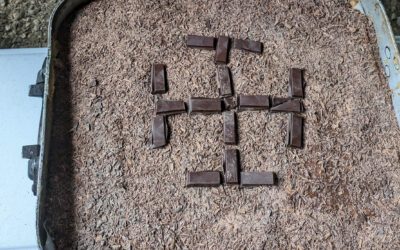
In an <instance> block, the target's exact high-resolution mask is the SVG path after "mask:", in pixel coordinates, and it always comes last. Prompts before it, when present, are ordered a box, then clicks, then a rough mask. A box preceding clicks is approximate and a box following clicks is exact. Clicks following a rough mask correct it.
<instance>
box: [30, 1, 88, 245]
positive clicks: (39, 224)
mask: <svg viewBox="0 0 400 250" xmlns="http://www.w3.org/2000/svg"><path fill="white" fill-rule="evenodd" d="M89 2H91V0H62V1H59V2H58V3H57V4H56V7H55V8H54V10H53V12H52V14H51V17H50V19H49V25H48V53H47V58H48V60H47V61H46V67H45V69H46V70H45V85H44V95H43V104H42V117H41V121H40V122H41V124H42V126H41V128H40V130H39V144H40V155H39V166H38V184H37V206H36V234H37V239H38V245H39V247H40V249H54V248H55V246H54V244H52V238H51V234H50V233H51V232H49V230H48V229H47V228H46V227H45V226H44V222H45V221H46V218H44V214H45V204H44V202H45V197H46V182H47V169H48V165H47V163H48V153H49V146H50V144H49V143H50V132H51V124H52V109H53V93H54V89H55V79H56V78H55V74H56V72H55V68H54V60H55V58H56V56H57V53H58V50H59V46H58V41H57V34H58V31H59V28H60V26H61V25H62V24H63V22H64V21H65V20H66V18H67V17H68V16H69V15H70V14H71V13H72V12H73V11H74V10H76V9H77V8H78V7H80V6H82V5H83V4H86V3H89Z"/></svg>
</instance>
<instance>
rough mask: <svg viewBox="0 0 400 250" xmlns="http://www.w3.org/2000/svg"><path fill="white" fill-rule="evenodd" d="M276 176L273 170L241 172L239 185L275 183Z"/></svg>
mask: <svg viewBox="0 0 400 250" xmlns="http://www.w3.org/2000/svg"><path fill="white" fill-rule="evenodd" d="M276 182H277V177H276V174H275V173H274V172H241V173H240V184H241V186H263V185H275V184H276Z"/></svg>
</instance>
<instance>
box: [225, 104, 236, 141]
mask: <svg viewBox="0 0 400 250" xmlns="http://www.w3.org/2000/svg"><path fill="white" fill-rule="evenodd" d="M236 130H237V126H236V113H235V112H234V111H227V112H224V142H225V144H228V145H235V144H236V143H237V133H236Z"/></svg>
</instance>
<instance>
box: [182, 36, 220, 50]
mask: <svg viewBox="0 0 400 250" xmlns="http://www.w3.org/2000/svg"><path fill="white" fill-rule="evenodd" d="M186 45H187V46H188V47H189V48H197V49H208V50H213V49H214V48H215V38H214V37H208V36H196V35H188V36H187V40H186Z"/></svg>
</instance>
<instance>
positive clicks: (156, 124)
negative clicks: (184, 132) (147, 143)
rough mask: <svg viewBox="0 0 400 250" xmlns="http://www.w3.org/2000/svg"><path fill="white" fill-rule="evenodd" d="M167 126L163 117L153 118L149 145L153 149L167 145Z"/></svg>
mask: <svg viewBox="0 0 400 250" xmlns="http://www.w3.org/2000/svg"><path fill="white" fill-rule="evenodd" d="M167 140H168V124H167V119H166V117H165V116H162V115H157V116H156V117H154V118H153V126H152V138H151V143H152V146H153V148H159V147H162V146H165V145H167Z"/></svg>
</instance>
